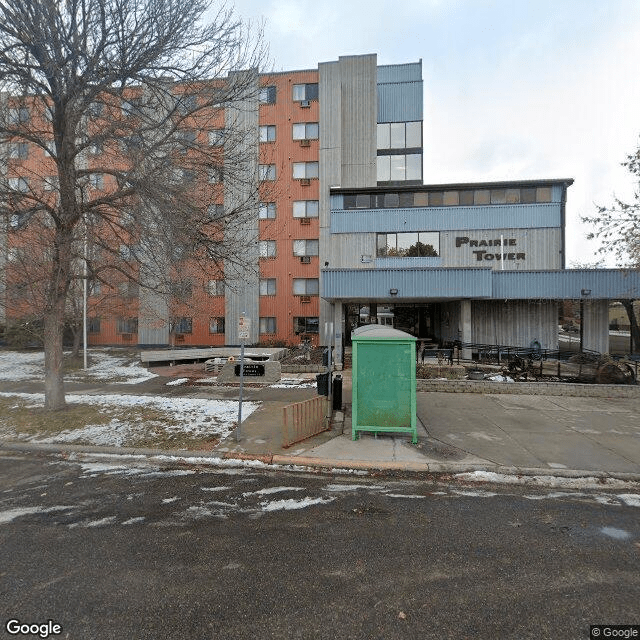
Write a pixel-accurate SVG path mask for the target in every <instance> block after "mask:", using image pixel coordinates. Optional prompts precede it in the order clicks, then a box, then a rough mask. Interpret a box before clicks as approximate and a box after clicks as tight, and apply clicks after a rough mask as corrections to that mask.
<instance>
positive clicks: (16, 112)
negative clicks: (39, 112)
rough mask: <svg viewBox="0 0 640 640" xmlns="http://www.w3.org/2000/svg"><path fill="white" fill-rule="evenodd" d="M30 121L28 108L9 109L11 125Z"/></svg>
mask: <svg viewBox="0 0 640 640" xmlns="http://www.w3.org/2000/svg"><path fill="white" fill-rule="evenodd" d="M28 120H29V109H27V107H15V108H14V109H9V124H21V123H23V122H27V121H28Z"/></svg>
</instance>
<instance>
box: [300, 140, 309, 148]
mask: <svg viewBox="0 0 640 640" xmlns="http://www.w3.org/2000/svg"><path fill="white" fill-rule="evenodd" d="M300 146H301V147H310V146H311V140H307V139H306V138H304V139H303V140H300Z"/></svg>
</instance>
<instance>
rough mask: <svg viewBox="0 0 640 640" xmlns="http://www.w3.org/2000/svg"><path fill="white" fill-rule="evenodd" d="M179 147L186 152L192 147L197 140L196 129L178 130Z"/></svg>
mask: <svg viewBox="0 0 640 640" xmlns="http://www.w3.org/2000/svg"><path fill="white" fill-rule="evenodd" d="M177 138H178V148H179V150H180V152H181V153H183V154H186V153H187V150H188V149H190V148H192V147H193V145H194V143H195V141H196V132H195V131H178V132H177Z"/></svg>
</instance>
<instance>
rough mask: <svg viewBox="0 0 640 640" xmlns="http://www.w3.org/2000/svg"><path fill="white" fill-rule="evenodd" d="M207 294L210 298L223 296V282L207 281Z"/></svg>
mask: <svg viewBox="0 0 640 640" xmlns="http://www.w3.org/2000/svg"><path fill="white" fill-rule="evenodd" d="M207 292H208V293H209V295H210V296H223V295H224V280H209V282H208V283H207Z"/></svg>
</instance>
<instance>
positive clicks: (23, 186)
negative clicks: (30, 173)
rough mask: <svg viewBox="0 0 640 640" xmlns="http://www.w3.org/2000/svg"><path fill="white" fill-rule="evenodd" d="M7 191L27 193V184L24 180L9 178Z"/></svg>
mask: <svg viewBox="0 0 640 640" xmlns="http://www.w3.org/2000/svg"><path fill="white" fill-rule="evenodd" d="M8 182H9V189H10V190H11V191H17V192H18V193H27V191H29V183H28V182H27V179H26V178H9V181H8Z"/></svg>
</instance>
